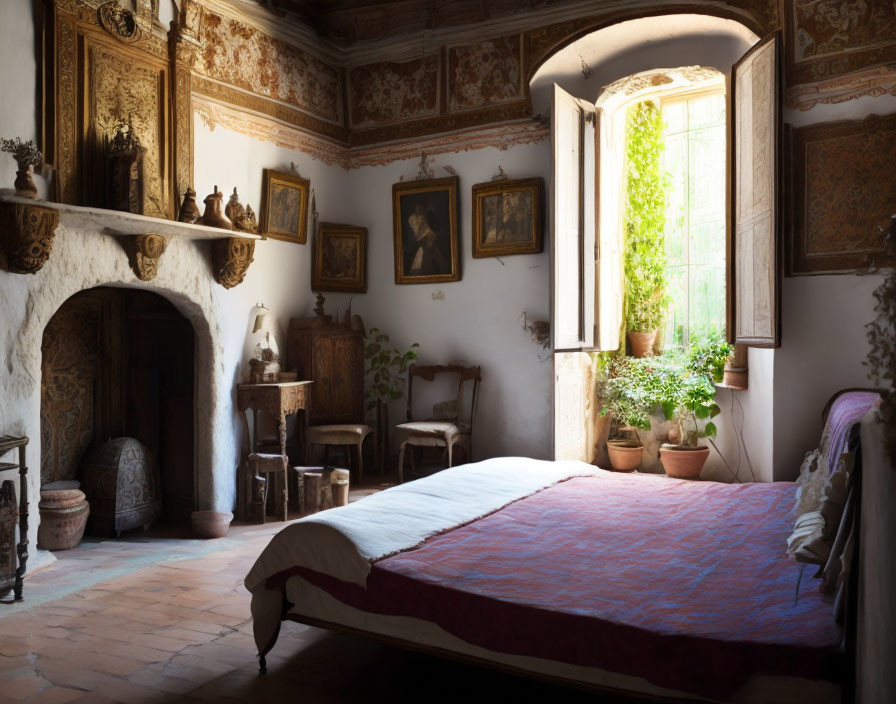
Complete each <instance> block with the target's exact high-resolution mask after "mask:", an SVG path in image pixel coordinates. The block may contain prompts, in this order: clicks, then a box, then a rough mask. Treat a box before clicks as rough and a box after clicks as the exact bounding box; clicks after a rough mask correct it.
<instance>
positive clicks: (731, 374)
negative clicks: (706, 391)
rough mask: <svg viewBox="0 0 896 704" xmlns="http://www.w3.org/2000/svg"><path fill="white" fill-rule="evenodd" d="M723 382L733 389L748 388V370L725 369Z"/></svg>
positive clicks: (738, 368)
mask: <svg viewBox="0 0 896 704" xmlns="http://www.w3.org/2000/svg"><path fill="white" fill-rule="evenodd" d="M722 381H723V382H724V383H725V385H726V386H730V387H731V388H732V389H746V388H747V368H746V367H725V373H724V376H723V378H722Z"/></svg>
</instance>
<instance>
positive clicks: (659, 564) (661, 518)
mask: <svg viewBox="0 0 896 704" xmlns="http://www.w3.org/2000/svg"><path fill="white" fill-rule="evenodd" d="M795 490H796V487H795V485H794V484H791V483H774V484H741V485H727V484H718V483H714V482H688V481H684V480H675V479H668V478H665V477H660V476H649V475H640V476H630V475H619V474H613V473H601V474H600V475H598V476H596V477H582V478H575V479H570V480H568V481H566V482H562V483H560V484H557V485H555V486H553V487H550V488H548V489H545V490H543V491H541V492H539V493H537V494H535V495H533V496H531V497H528V498H526V499H523V500H521V501H518V502H516V503H513V504H511V505H510V506H507V507H506V508H504V509H502V510H500V511H498V512H496V513H494V514H491V515H489V516H486V517H485V518H482V519H480V520H477V521H475V522H473V523H471V524H469V525H466V526H463V527H461V528H457V529H455V530H452V531H449V532H447V533H444V534H442V535H438V536H436V537H434V538H431V539H429V540H428V541H426V543H424V544H423V545H422V546H421V547H419V548H417V549H414V550H408V551H406V552H404V553H401V554H399V555H396V556H393V557H389V558H386V559H384V560H381V561H380V562H378V563H377V564H375V565H374V567H373V570H372V572H371V574H370V576H369V578H368V581H367V588H366V590H365V589H363V588H361V587H358V586H356V585H351V584H347V583H344V582H339V581H338V580H335V579H332V578H329V577H327V576H325V575H320V574H318V573H314V572H311V571H309V570H305V569H298V570H295V571H293V573H299V574H301V575H302V576H303V577H305V578H306V579H308V580H309V581H311V582H312V583H314V584H317V585H318V586H321V587H323V588H325V589H326V590H327V591H329V592H330V593H331V594H333V595H334V596H336V597H337V598H339V599H340V600H342V601H344V602H345V603H347V604H349V605H351V606H353V607H355V608H359V609H363V610H366V611H370V612H375V613H379V614H389V615H403V616H413V617H417V618H421V619H425V620H427V621H432V622H434V623H437V624H439V625H440V626H441V627H442V628H444V629H445V630H446V631H448V632H450V633H453V634H454V635H456V636H458V637H460V638H462V639H464V640H466V641H467V642H469V643H473V644H475V645H479V646H483V647H485V648H489V649H492V650H497V651H501V652H504V653H512V654H517V655H529V656H536V657H541V658H547V659H551V660H559V661H562V662H567V663H572V664H576V665H586V666H594V667H599V668H603V669H606V670H610V671H613V672H619V673H623V674H628V675H635V676H641V677H644V678H646V679H647V680H649V681H650V682H653V683H655V684H657V685H660V686H663V687H670V688H674V689H679V690H684V691H688V692H693V693H696V694H700V695H704V696H711V697H719V698H726V697H728V696H730V695H731V694H733V693H734V692H735V691H736V690H737V689H738V688H739V687H740V686H741V685H743V684H744V683H745V682H746V681H747V680H748V679H749V678H750V677H751V676H753V675H755V674H763V673H764V674H786V675H797V676H802V677H809V678H824V679H830V680H835V681H836V680H837V679H839V677H840V674H841V673H840V668H841V666H842V657H841V655H840V653H839V651H838V644H839V642H840V638H841V633H840V629H839V628H838V627H837V625H836V624H835V623H834V619H833V615H832V604H831V602H830V600H829V599H828V598H827V597H825V596H824V595H822V594H821V593H820V592H819V591H818V588H817V581H816V580H813V579H811V577H810V575H808V574H807V575H806V578H805V579H804V580H803V586H802V588H801V589H800V594H799V599H798V600H797V601H796V603H794V601H795V596H796V592H795V589H796V584H797V572H798V567H797V565H796V564H795V563H794V562H792V561H791V560H789V559H788V558H787V556H786V554H785V550H784V548H785V539H786V537H787V535H788V534H789V533H790V531H791V528H792V521H793V518H792V516H791V513H790V509H791V507H792V506H793V501H794V493H795Z"/></svg>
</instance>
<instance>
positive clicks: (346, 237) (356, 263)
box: [311, 222, 367, 293]
mask: <svg viewBox="0 0 896 704" xmlns="http://www.w3.org/2000/svg"><path fill="white" fill-rule="evenodd" d="M311 289H312V290H313V291H339V292H344V293H365V292H366V291H367V228H366V227H356V226H354V225H340V224H337V223H330V222H322V223H321V224H320V226H319V228H318V231H317V232H316V233H315V236H314V264H313V266H312V270H311Z"/></svg>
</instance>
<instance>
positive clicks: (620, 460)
mask: <svg viewBox="0 0 896 704" xmlns="http://www.w3.org/2000/svg"><path fill="white" fill-rule="evenodd" d="M643 452H644V446H643V445H642V444H641V443H639V442H634V441H633V440H610V441H609V442H607V454H609V455H610V465H611V466H612V467H613V469H614V470H615V471H617V472H631V471H632V470H635V469H637V468H638V467H639V466H640V464H641V455H642V453H643Z"/></svg>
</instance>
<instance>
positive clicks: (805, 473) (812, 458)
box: [793, 450, 828, 517]
mask: <svg viewBox="0 0 896 704" xmlns="http://www.w3.org/2000/svg"><path fill="white" fill-rule="evenodd" d="M822 464H826V463H825V462H824V456H823V455H822V454H821V452H820V451H819V450H812V451H811V452H807V453H806V457H805V458H804V459H803V464H802V465H800V476H799V478H798V479H797V480H796V481H797V485H798V486H797V490H796V505H795V506H794V507H793V512H794V514H795V515H796V516H797V517H799V516H801V515H802V514H804V513H806V512H807V511H817V510H818V506H819V504H821V496H822V494H823V493H824V485H825V480H826V479H827V476H828V473H827V471H826V467H821V466H820V465H822Z"/></svg>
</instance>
